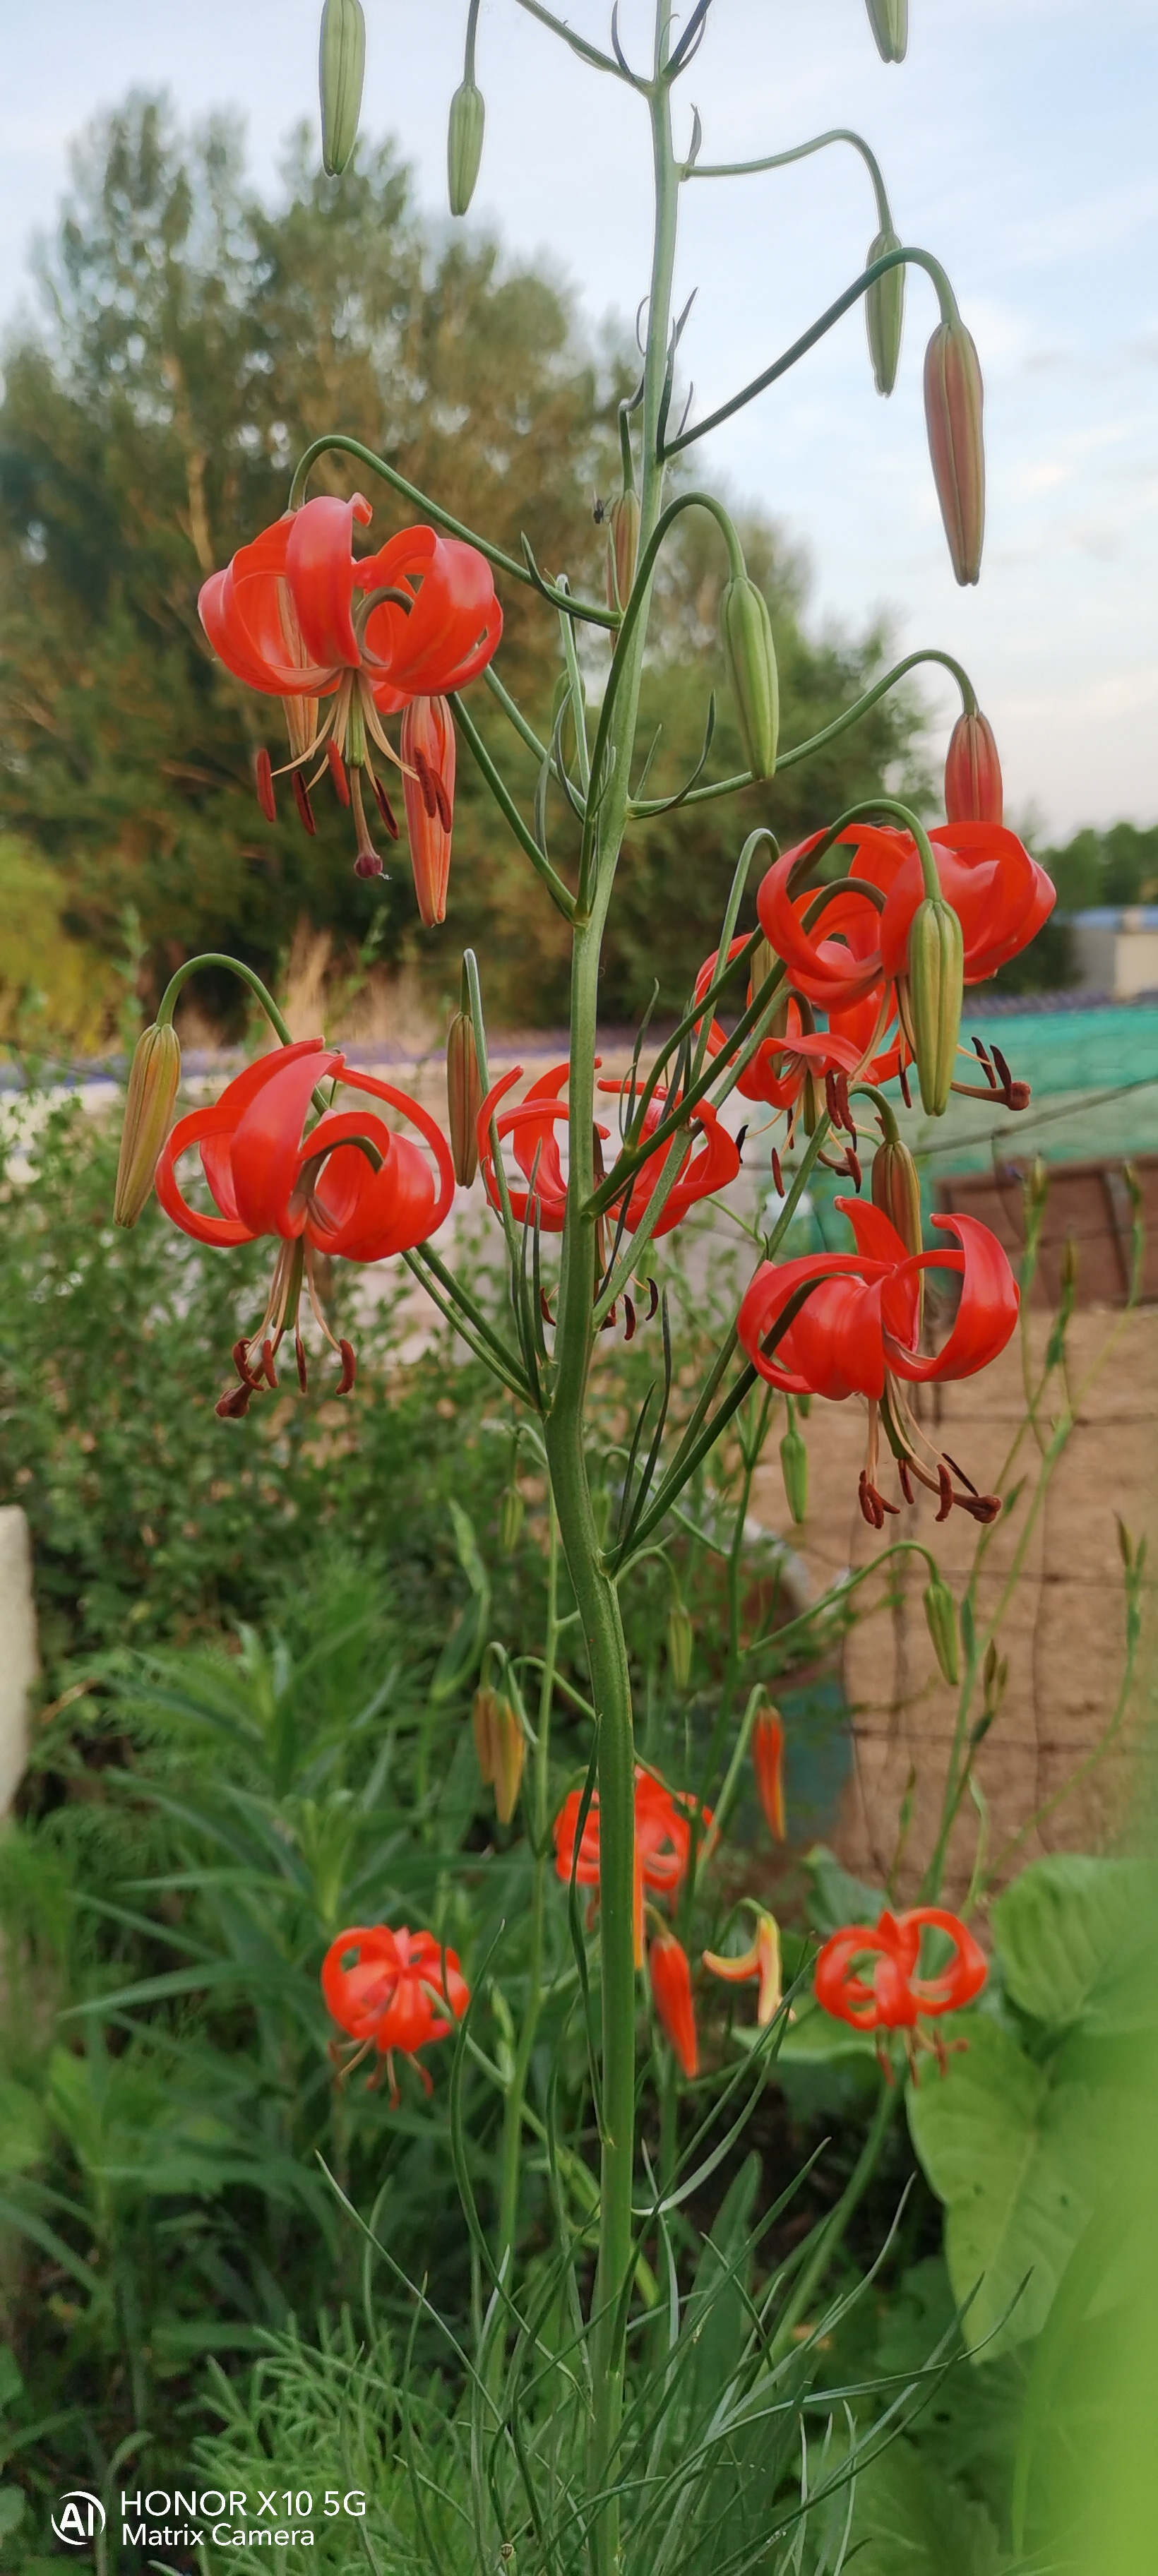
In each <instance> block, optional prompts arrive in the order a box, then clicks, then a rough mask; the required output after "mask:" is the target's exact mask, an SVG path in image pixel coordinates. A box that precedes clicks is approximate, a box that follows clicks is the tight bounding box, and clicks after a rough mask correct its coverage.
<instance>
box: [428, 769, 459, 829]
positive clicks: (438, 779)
mask: <svg viewBox="0 0 1158 2576" xmlns="http://www.w3.org/2000/svg"><path fill="white" fill-rule="evenodd" d="M430 774H431V779H432V781H433V785H434V798H435V803H436V804H437V807H438V819H439V822H440V823H441V825H442V828H443V831H444V832H449V831H451V830H452V828H453V825H454V807H453V805H452V804H451V801H450V797H449V795H448V794H447V787H446V780H445V778H444V777H443V775H442V772H441V770H438V769H433V770H432V771H431V773H430Z"/></svg>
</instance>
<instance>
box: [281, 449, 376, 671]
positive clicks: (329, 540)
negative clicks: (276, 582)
mask: <svg viewBox="0 0 1158 2576" xmlns="http://www.w3.org/2000/svg"><path fill="white" fill-rule="evenodd" d="M372 517H373V512H372V510H371V508H370V504H369V502H368V501H367V500H365V499H364V497H363V495H362V493H361V492H355V494H354V496H353V499H352V500H350V501H339V500H336V499H335V498H333V496H332V495H331V494H330V493H328V492H323V493H319V495H318V498H317V500H316V501H307V502H306V504H305V506H304V508H303V509H301V510H298V511H296V512H295V514H294V518H293V523H292V525H291V528H290V533H289V539H288V542H287V545H286V576H287V579H288V581H289V586H290V591H291V594H292V597H293V603H294V607H295V609H296V611H297V616H298V623H299V625H300V627H301V632H302V638H303V641H304V643H305V647H306V650H307V652H308V653H309V654H310V655H311V656H312V658H313V659H314V661H316V662H319V663H322V664H324V665H326V666H327V667H329V668H330V669H346V670H357V668H358V666H359V664H360V662H361V659H362V647H361V645H360V643H359V641H358V637H357V634H356V633H355V630H354V621H353V617H352V615H351V603H352V600H353V595H354V581H355V576H356V574H357V572H358V569H359V567H358V566H357V565H356V563H355V561H354V550H353V534H354V522H355V520H357V521H358V522H359V523H360V525H361V526H362V527H366V526H368V524H369V522H370V520H371V518H372Z"/></svg>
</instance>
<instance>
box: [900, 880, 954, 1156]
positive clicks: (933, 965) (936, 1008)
mask: <svg viewBox="0 0 1158 2576" xmlns="http://www.w3.org/2000/svg"><path fill="white" fill-rule="evenodd" d="M964 973H965V942H964V939H963V937H962V932H961V924H960V921H959V920H958V918H957V915H956V913H955V912H954V910H953V906H952V904H951V903H946V901H945V897H944V895H926V896H925V898H924V900H923V902H921V903H919V904H918V906H917V909H916V911H915V913H914V915H913V924H912V928H911V930H910V932H909V972H908V1016H909V1030H910V1035H911V1038H912V1045H913V1054H914V1056H915V1057H916V1060H917V1073H918V1076H919V1079H920V1084H921V1104H922V1107H923V1108H924V1109H925V1110H927V1112H928V1114H929V1116H930V1118H941V1117H943V1116H944V1113H945V1110H946V1109H947V1107H948V1104H949V1090H950V1086H951V1084H952V1080H953V1074H954V1069H955V1066H956V1062H957V1040H958V1037H959V1035H960V1030H961V1001H962V990H963V984H964Z"/></svg>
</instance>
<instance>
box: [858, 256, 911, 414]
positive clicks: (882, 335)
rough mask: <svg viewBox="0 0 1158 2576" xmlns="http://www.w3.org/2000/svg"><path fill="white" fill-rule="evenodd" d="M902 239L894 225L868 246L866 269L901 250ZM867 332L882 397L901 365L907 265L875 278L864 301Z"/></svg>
mask: <svg viewBox="0 0 1158 2576" xmlns="http://www.w3.org/2000/svg"><path fill="white" fill-rule="evenodd" d="M900 247H901V237H900V234H899V233H895V232H894V231H893V229H892V226H891V224H886V225H885V227H884V230H883V231H882V232H879V233H878V234H877V237H876V240H875V241H873V242H870V244H869V254H868V258H867V259H866V261H865V267H866V268H871V267H872V264H873V261H874V259H883V258H884V256H885V253H886V251H890V250H899V249H900ZM864 318H865V328H866V330H867V332H868V344H869V356H870V358H871V359H872V362H873V382H874V384H875V385H876V389H877V392H878V393H879V394H891V392H892V390H893V386H894V385H895V383H896V381H897V369H898V367H899V365H900V363H901V332H902V330H903V329H904V322H905V263H904V261H903V260H901V259H899V260H898V261H897V264H896V267H895V268H886V270H885V273H884V276H883V277H874V279H873V282H872V285H871V286H870V287H869V289H868V291H867V293H866V295H865V300H864Z"/></svg>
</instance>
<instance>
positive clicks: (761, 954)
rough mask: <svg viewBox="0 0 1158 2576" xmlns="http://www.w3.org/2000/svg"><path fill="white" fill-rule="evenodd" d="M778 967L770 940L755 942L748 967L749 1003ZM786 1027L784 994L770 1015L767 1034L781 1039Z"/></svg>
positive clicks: (777, 959)
mask: <svg viewBox="0 0 1158 2576" xmlns="http://www.w3.org/2000/svg"><path fill="white" fill-rule="evenodd" d="M779 965H780V960H779V958H778V956H777V954H776V951H775V949H774V948H773V946H772V944H771V942H770V940H767V939H759V940H757V942H756V946H755V947H754V949H753V951H752V955H751V959H750V961H749V965H748V1000H749V1002H750V1003H751V1002H754V1001H755V999H756V995H757V993H758V992H759V991H760V988H761V985H763V984H766V983H767V982H768V979H769V976H770V975H775V974H776V973H777V971H778V968H779ZM787 1026H788V995H787V993H786V994H785V996H784V999H783V1001H782V1002H778V1003H777V1005H776V1008H775V1010H774V1012H773V1013H772V1018H771V1021H770V1023H769V1027H768V1032H767V1034H768V1035H769V1037H774V1038H781V1037H783V1035H784V1031H785V1029H786V1028H787Z"/></svg>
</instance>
